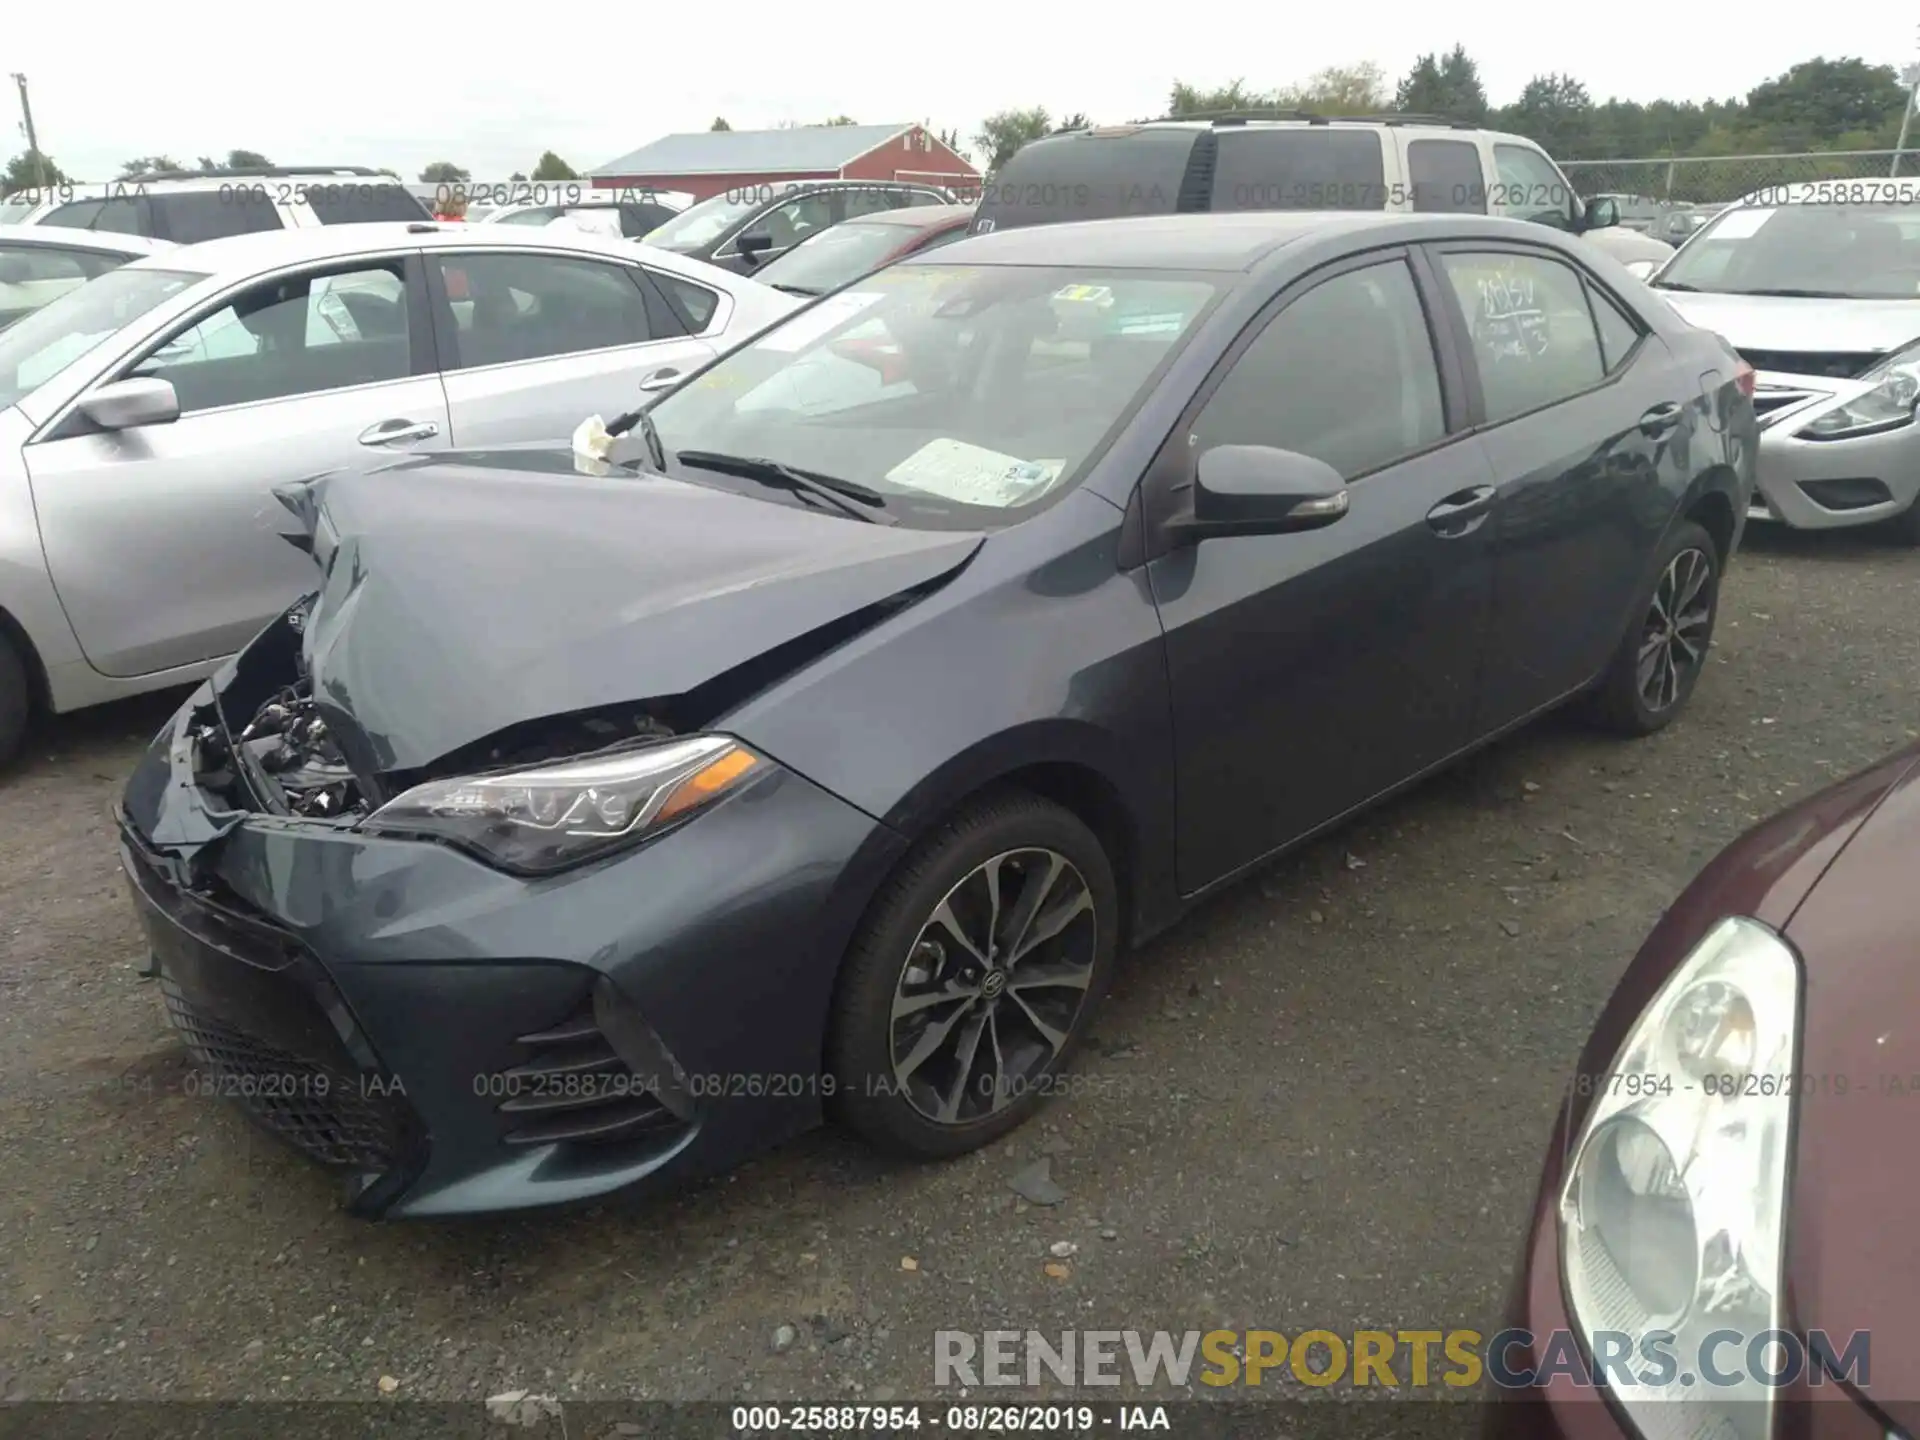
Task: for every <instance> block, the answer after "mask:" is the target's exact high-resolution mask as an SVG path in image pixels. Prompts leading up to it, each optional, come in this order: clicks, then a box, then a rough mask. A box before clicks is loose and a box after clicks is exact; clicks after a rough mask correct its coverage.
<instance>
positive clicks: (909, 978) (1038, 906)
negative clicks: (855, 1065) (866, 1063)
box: [888, 848, 1099, 1125]
mask: <svg viewBox="0 0 1920 1440" xmlns="http://www.w3.org/2000/svg"><path fill="white" fill-rule="evenodd" d="M1098 940H1099V926H1098V921H1097V918H1096V916H1095V912H1094V904H1093V892H1092V890H1091V889H1090V888H1089V887H1088V885H1087V881H1086V877H1085V876H1083V875H1082V874H1081V873H1080V871H1079V870H1078V869H1077V868H1076V867H1075V866H1074V864H1073V862H1072V861H1070V860H1068V859H1067V858H1066V856H1064V855H1062V854H1060V853H1059V852H1058V851H1055V850H1047V849H1038V848H1035V849H1021V850H1008V851H1003V852H1002V853H1001V854H998V855H995V856H993V857H992V858H991V859H989V860H987V861H986V862H985V863H983V864H981V865H979V866H977V867H976V868H975V869H973V870H971V871H969V872H968V873H967V874H966V875H965V876H964V877H963V878H962V879H961V880H960V882H959V884H957V885H955V886H954V887H953V888H952V889H951V890H949V891H948V892H947V894H946V896H945V897H944V898H943V899H942V900H941V901H940V903H939V904H938V905H936V906H935V907H934V910H933V913H932V914H931V915H930V916H928V917H927V920H926V922H925V923H924V924H923V925H922V926H921V927H920V931H919V934H918V935H917V936H916V937H915V938H914V942H913V944H912V946H910V947H909V949H908V953H907V957H906V960H905V963H904V964H903V965H902V966H901V969H900V979H899V982H898V984H897V985H896V986H895V989H894V997H893V1008H892V1013H891V1015H890V1017H889V1030H890V1034H889V1049H888V1054H889V1060H890V1063H891V1065H892V1068H893V1081H894V1086H895V1088H896V1092H897V1093H899V1094H901V1095H903V1096H904V1097H905V1098H906V1099H907V1101H908V1103H910V1104H911V1105H912V1106H913V1108H914V1109H915V1110H916V1111H918V1112H919V1113H920V1114H921V1115H922V1116H924V1117H925V1118H926V1119H928V1120H931V1121H933V1122H934V1123H936V1124H940V1125H964V1124H967V1123H969V1122H971V1121H976V1120H981V1119H984V1118H985V1117H987V1116H989V1115H992V1114H995V1113H997V1112H998V1111H1000V1110H1003V1109H1005V1108H1006V1107H1007V1106H1008V1105H1010V1104H1012V1103H1013V1102H1014V1101H1016V1100H1018V1099H1020V1098H1021V1097H1022V1096H1023V1095H1025V1094H1027V1093H1028V1092H1029V1091H1031V1090H1032V1089H1034V1088H1036V1082H1039V1081H1041V1080H1042V1078H1043V1077H1044V1076H1045V1075H1046V1073H1047V1071H1048V1070H1049V1069H1050V1068H1051V1067H1052V1065H1053V1063H1054V1061H1055V1060H1056V1059H1057V1058H1058V1057H1059V1055H1060V1052H1061V1050H1062V1049H1063V1048H1064V1047H1065V1045H1066V1043H1067V1038H1068V1037H1069V1036H1070V1035H1071V1034H1072V1033H1073V1027H1074V1025H1075V1023H1076V1022H1077V1021H1078V1019H1079V1017H1080V1012H1081V1010H1082V1009H1083V1008H1084V1006H1085V1004H1086V999H1087V991H1088V987H1089V986H1090V985H1091V984H1092V982H1093V976H1094V959H1095V957H1096V956H1097V955H1098V953H1099V945H1098Z"/></svg>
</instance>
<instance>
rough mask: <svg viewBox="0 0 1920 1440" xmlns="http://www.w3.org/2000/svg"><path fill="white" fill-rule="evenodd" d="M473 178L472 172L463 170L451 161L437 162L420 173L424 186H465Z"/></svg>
mask: <svg viewBox="0 0 1920 1440" xmlns="http://www.w3.org/2000/svg"><path fill="white" fill-rule="evenodd" d="M472 178H473V175H472V174H471V172H469V171H466V170H462V169H461V168H460V167H459V166H458V165H456V164H454V163H453V162H452V161H451V160H436V161H434V162H433V163H432V164H431V165H429V166H427V168H426V169H424V170H422V171H421V172H420V183H421V184H422V185H464V184H466V183H467V181H469V180H471V179H472Z"/></svg>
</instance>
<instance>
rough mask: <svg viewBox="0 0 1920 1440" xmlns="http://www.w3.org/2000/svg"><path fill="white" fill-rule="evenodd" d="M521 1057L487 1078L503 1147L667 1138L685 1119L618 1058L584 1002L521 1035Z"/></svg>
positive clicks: (681, 1127)
mask: <svg viewBox="0 0 1920 1440" xmlns="http://www.w3.org/2000/svg"><path fill="white" fill-rule="evenodd" d="M519 1044H520V1045H522V1046H523V1047H525V1050H526V1052H527V1058H526V1059H525V1060H524V1061H523V1062H522V1063H521V1064H518V1065H516V1066H514V1067H513V1068H512V1069H510V1070H508V1071H506V1072H504V1073H503V1074H501V1075H500V1076H498V1077H496V1078H494V1079H493V1080H491V1081H490V1082H489V1088H490V1091H491V1092H495V1093H498V1094H499V1096H500V1103H499V1112H500V1117H501V1119H502V1120H503V1121H504V1122H505V1126H506V1128H505V1130H504V1131H503V1132H502V1135H501V1138H502V1139H503V1140H504V1141H505V1142H506V1143H507V1144H509V1145H552V1144H557V1143H560V1142H562V1141H581V1142H588V1143H595V1144H606V1143H613V1142H624V1141H630V1140H640V1139H654V1140H659V1141H670V1140H672V1139H675V1138H677V1137H678V1136H679V1135H680V1134H682V1133H684V1131H685V1129H686V1124H685V1122H684V1121H682V1120H681V1119H679V1117H677V1116H676V1115H674V1113H673V1112H672V1111H671V1110H669V1109H668V1108H667V1107H666V1106H665V1105H663V1104H662V1103H661V1101H660V1097H659V1094H658V1085H659V1081H658V1080H657V1079H656V1078H654V1077H651V1076H641V1075H637V1074H636V1073H635V1072H634V1070H633V1068H632V1067H631V1066H630V1065H628V1064H627V1062H626V1061H625V1060H624V1059H622V1058H621V1056H620V1054H619V1053H618V1052H617V1051H616V1050H615V1049H614V1048H613V1044H612V1042H611V1041H609V1040H608V1039H607V1037H606V1035H605V1034H604V1033H603V1032H602V1031H601V1029H600V1026H599V1024H598V1022H597V1021H596V1020H595V1018H594V1011H593V1004H592V1001H591V1000H590V999H589V1000H588V1001H587V1002H586V1003H584V1004H582V1005H581V1007H580V1008H579V1009H578V1010H577V1011H575V1012H574V1013H573V1014H572V1015H570V1016H569V1017H568V1018H567V1019H566V1020H564V1021H562V1022H561V1023H560V1024H558V1025H554V1026H551V1027H549V1028H547V1029H545V1030H539V1031H535V1032H534V1033H533V1034H530V1035H522V1036H521V1037H520V1038H519Z"/></svg>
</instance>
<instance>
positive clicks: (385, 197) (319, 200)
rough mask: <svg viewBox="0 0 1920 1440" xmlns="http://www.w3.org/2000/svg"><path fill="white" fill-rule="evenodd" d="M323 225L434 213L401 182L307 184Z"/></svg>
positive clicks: (418, 217)
mask: <svg viewBox="0 0 1920 1440" xmlns="http://www.w3.org/2000/svg"><path fill="white" fill-rule="evenodd" d="M302 193H303V194H304V196H305V198H306V202H307V204H308V205H310V206H311V207H312V208H313V214H314V218H315V219H317V220H318V221H319V222H320V223H321V224H322V225H357V224H367V223H371V222H374V221H380V220H402V221H405V220H431V219H432V218H433V214H432V212H431V211H429V210H428V209H427V207H426V206H425V205H422V204H421V203H420V202H419V201H418V200H417V199H415V198H414V197H413V196H412V195H411V194H409V193H408V192H407V190H406V188H405V187H404V186H400V185H368V184H364V183H359V182H355V181H351V180H348V181H342V182H341V183H339V184H337V185H308V186H307V187H306V188H305V190H304V191H303V192H302Z"/></svg>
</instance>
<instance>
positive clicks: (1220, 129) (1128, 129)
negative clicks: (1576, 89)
mask: <svg viewBox="0 0 1920 1440" xmlns="http://www.w3.org/2000/svg"><path fill="white" fill-rule="evenodd" d="M1141 130H1192V131H1196V132H1198V131H1204V130H1212V131H1214V132H1216V133H1219V134H1235V133H1238V132H1241V131H1252V132H1256V133H1257V132H1259V131H1262V130H1405V131H1408V132H1409V133H1412V134H1418V135H1447V136H1452V137H1454V138H1456V139H1457V138H1458V137H1460V136H1462V135H1490V136H1494V137H1496V138H1499V139H1503V140H1515V141H1518V142H1520V143H1521V144H1524V145H1526V146H1528V147H1529V148H1535V149H1537V148H1538V146H1537V145H1536V144H1535V142H1534V141H1532V140H1529V139H1527V137H1526V136H1524V135H1516V134H1514V133H1512V132H1511V131H1506V130H1492V129H1489V128H1487V127H1486V126H1484V125H1469V124H1467V123H1466V122H1464V121H1458V120H1443V119H1440V118H1437V117H1433V118H1429V117H1414V116H1408V117H1406V118H1404V119H1402V118H1399V117H1396V116H1391V115H1385V116H1372V115H1352V116H1340V115H1311V116H1309V115H1295V116H1288V117H1284V118H1281V117H1276V118H1271V119H1270V118H1265V117H1262V116H1258V115H1248V116H1238V115H1235V116H1220V117H1205V116H1203V117H1198V118H1184V117H1175V118H1169V119H1165V120H1141V121H1137V122H1135V123H1134V124H1131V125H1095V126H1091V127H1089V128H1088V129H1085V130H1064V131H1060V132H1059V133H1057V134H1053V135H1047V136H1043V137H1042V138H1043V139H1045V140H1049V141H1053V140H1073V139H1079V138H1087V137H1091V138H1094V139H1103V140H1104V139H1115V138H1119V137H1123V136H1126V135H1131V134H1133V133H1134V132H1135V131H1141Z"/></svg>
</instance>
